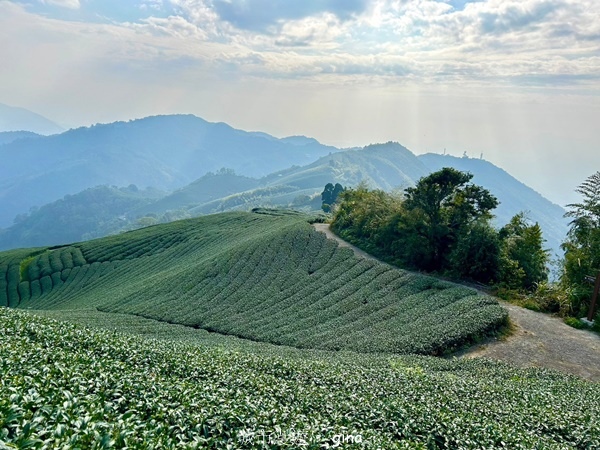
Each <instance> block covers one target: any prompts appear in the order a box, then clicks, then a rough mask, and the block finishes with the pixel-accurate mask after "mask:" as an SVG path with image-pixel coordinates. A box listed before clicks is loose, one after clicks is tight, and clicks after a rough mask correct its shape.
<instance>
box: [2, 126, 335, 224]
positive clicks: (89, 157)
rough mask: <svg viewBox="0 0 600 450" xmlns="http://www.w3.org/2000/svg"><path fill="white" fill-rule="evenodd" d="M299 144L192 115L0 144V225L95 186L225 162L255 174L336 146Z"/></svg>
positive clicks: (160, 179)
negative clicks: (19, 215) (37, 207)
mask: <svg viewBox="0 0 600 450" xmlns="http://www.w3.org/2000/svg"><path fill="white" fill-rule="evenodd" d="M335 150H337V149H334V148H333V147H326V146H323V145H321V144H319V143H317V142H311V143H307V144H306V145H297V143H296V142H293V143H289V142H286V141H285V140H280V139H276V138H273V137H270V138H267V137H264V136H262V135H257V134H256V133H248V132H244V131H240V130H236V129H234V128H232V127H230V126H229V125H227V124H224V123H210V122H206V121H205V120H202V119H200V118H198V117H195V116H192V115H178V116H156V117H147V118H145V119H139V120H134V121H130V122H116V123H111V124H106V125H95V126H92V127H89V128H79V129H75V130H70V131H67V132H65V133H62V134H60V135H55V136H48V137H43V138H39V139H21V140H17V141H14V142H12V143H9V144H6V145H3V146H0V159H1V160H2V165H0V204H1V205H2V208H0V227H6V226H8V225H10V224H11V222H12V219H13V218H14V217H15V216H16V215H17V214H20V213H24V212H27V211H28V210H29V208H30V207H31V206H42V205H44V204H46V203H49V202H51V201H54V200H57V199H59V198H62V197H63V196H64V195H67V194H75V193H77V192H80V191H82V190H84V189H87V188H89V187H93V186H97V185H103V184H107V185H115V186H128V185H130V184H135V185H137V186H139V187H140V188H146V187H148V186H151V187H154V188H157V189H175V188H179V187H182V186H185V185H186V184H188V183H190V182H192V181H193V180H195V179H197V178H199V177H201V176H202V175H204V174H206V173H207V172H215V171H217V170H219V169H221V168H223V167H226V168H230V169H234V170H235V171H236V172H237V173H239V174H242V175H246V176H252V177H260V176H264V175H267V174H269V173H272V172H274V171H277V170H281V169H285V168H287V167H290V166H292V165H294V164H307V163H310V162H312V161H314V160H315V159H317V158H318V157H320V156H323V155H326V154H328V153H329V152H331V151H335Z"/></svg>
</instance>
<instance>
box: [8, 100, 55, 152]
mask: <svg viewBox="0 0 600 450" xmlns="http://www.w3.org/2000/svg"><path fill="white" fill-rule="evenodd" d="M4 131H30V132H33V133H37V134H45V135H49V134H57V133H62V132H63V131H65V129H64V128H63V127H61V126H60V125H57V124H55V123H54V122H52V121H51V120H49V119H46V118H45V117H44V116H40V115H39V114H36V113H34V112H32V111H29V110H27V109H24V108H17V107H14V106H8V105H4V104H2V103H0V132H4ZM0 143H1V142H0Z"/></svg>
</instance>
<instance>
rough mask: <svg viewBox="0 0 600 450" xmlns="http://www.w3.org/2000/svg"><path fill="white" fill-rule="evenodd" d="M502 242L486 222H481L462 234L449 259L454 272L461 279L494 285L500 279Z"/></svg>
mask: <svg viewBox="0 0 600 450" xmlns="http://www.w3.org/2000/svg"><path fill="white" fill-rule="evenodd" d="M500 248H501V242H500V239H499V236H498V232H497V231H496V230H495V229H494V228H492V226H491V225H490V224H489V223H488V221H486V220H479V221H477V222H475V223H473V224H472V225H470V226H469V227H467V230H465V231H464V232H463V233H461V234H460V235H459V236H458V238H457V242H456V244H455V245H454V246H453V249H452V252H451V254H450V257H449V261H450V267H451V268H452V272H453V273H454V274H456V275H457V276H458V277H460V278H464V279H471V280H477V281H480V282H482V283H486V284H489V283H492V282H494V281H496V280H498V278H499V274H498V267H499V264H500Z"/></svg>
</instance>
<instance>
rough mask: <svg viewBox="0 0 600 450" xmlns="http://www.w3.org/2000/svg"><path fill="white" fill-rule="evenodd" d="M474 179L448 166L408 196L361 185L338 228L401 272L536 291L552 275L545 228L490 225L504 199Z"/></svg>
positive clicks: (518, 220)
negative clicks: (544, 234)
mask: <svg viewBox="0 0 600 450" xmlns="http://www.w3.org/2000/svg"><path fill="white" fill-rule="evenodd" d="M471 178H472V176H471V175H470V174H467V173H463V172H459V171H457V170H455V169H452V168H444V169H442V170H440V171H438V172H434V173H433V174H431V175H428V176H426V177H423V178H422V179H421V180H420V181H419V182H418V183H417V185H416V186H415V187H412V188H408V189H406V190H405V195H404V196H397V195H392V194H387V193H385V192H383V191H379V190H369V189H368V188H366V187H365V186H364V185H360V186H359V187H358V188H356V189H350V190H347V191H345V192H343V193H342V194H341V199H342V201H341V203H340V204H339V206H338V208H337V209H336V212H335V215H334V219H333V222H332V229H333V230H334V231H336V232H337V233H338V234H339V235H340V236H342V237H344V238H346V239H348V240H350V241H351V242H354V243H356V244H357V245H359V246H361V247H363V248H365V249H366V250H368V251H369V252H371V253H374V254H376V255H378V256H380V257H382V258H383V259H386V260H388V261H390V262H393V263H396V264H398V265H400V266H401V267H406V268H411V269H416V270H424V271H428V272H435V273H439V274H444V275H449V276H451V277H455V278H460V279H466V280H472V281H478V282H482V283H485V284H491V283H496V284H500V285H502V286H505V287H508V288H511V289H515V288H516V289H532V288H533V287H534V286H535V285H536V284H537V283H539V282H541V281H544V280H545V279H546V277H547V272H546V263H547V261H548V254H547V252H546V251H545V250H543V247H542V245H543V242H544V241H543V238H542V234H541V229H540V227H539V225H538V224H529V223H528V222H527V221H526V219H525V217H524V215H523V214H518V215H516V216H515V217H513V219H512V220H511V221H510V223H509V224H508V225H506V226H505V227H503V228H502V229H501V230H499V231H497V230H495V229H494V228H493V227H492V226H491V224H490V220H491V218H492V211H493V209H494V208H495V207H496V206H497V204H498V201H497V199H496V198H495V197H494V196H492V195H491V194H490V193H489V192H488V191H487V190H486V189H483V188H482V187H480V186H476V185H473V184H471V183H469V182H470V180H471Z"/></svg>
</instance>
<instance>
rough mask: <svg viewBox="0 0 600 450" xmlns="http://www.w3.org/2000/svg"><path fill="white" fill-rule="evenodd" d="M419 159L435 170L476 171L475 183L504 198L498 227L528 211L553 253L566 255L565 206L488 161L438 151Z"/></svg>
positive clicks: (501, 200) (497, 221) (501, 198)
mask: <svg viewBox="0 0 600 450" xmlns="http://www.w3.org/2000/svg"><path fill="white" fill-rule="evenodd" d="M418 158H419V160H420V161H422V162H423V164H425V165H426V166H427V167H428V168H429V169H430V170H431V171H436V170H440V169H441V168H443V167H454V168H455V169H458V170H461V171H463V172H470V173H472V174H473V180H472V181H473V183H475V184H479V185H481V186H484V187H485V188H486V189H488V190H489V191H490V192H491V193H492V194H494V195H495V196H496V197H497V198H498V200H500V205H499V206H498V208H496V209H495V210H494V214H495V216H496V218H495V222H496V224H497V225H498V226H502V225H504V224H506V223H508V222H509V221H510V219H511V217H512V216H514V215H515V214H516V213H518V212H520V211H525V212H526V213H527V217H528V218H529V219H530V220H532V221H533V222H538V223H539V224H540V226H541V227H542V231H543V233H544V238H545V239H546V240H547V247H548V248H550V249H551V250H552V251H553V253H556V254H562V251H561V250H560V244H561V243H562V241H563V240H564V239H565V236H566V235H567V230H568V223H569V222H568V220H567V219H565V218H564V217H563V216H564V214H565V212H566V211H565V210H564V209H563V208H561V207H560V206H558V205H556V204H554V203H552V202H551V201H550V200H548V199H546V198H545V197H543V196H542V195H541V194H539V193H537V192H536V191H534V190H533V189H531V188H530V187H529V186H527V185H525V184H523V183H522V182H520V181H519V180H517V179H516V178H514V177H513V176H511V175H510V174H508V173H507V172H506V171H504V170H502V169H501V168H499V167H497V166H495V165H493V164H492V163H490V162H488V161H485V160H481V159H474V158H457V157H455V156H450V155H438V154H434V153H428V154H426V155H420V156H419V157H418Z"/></svg>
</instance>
